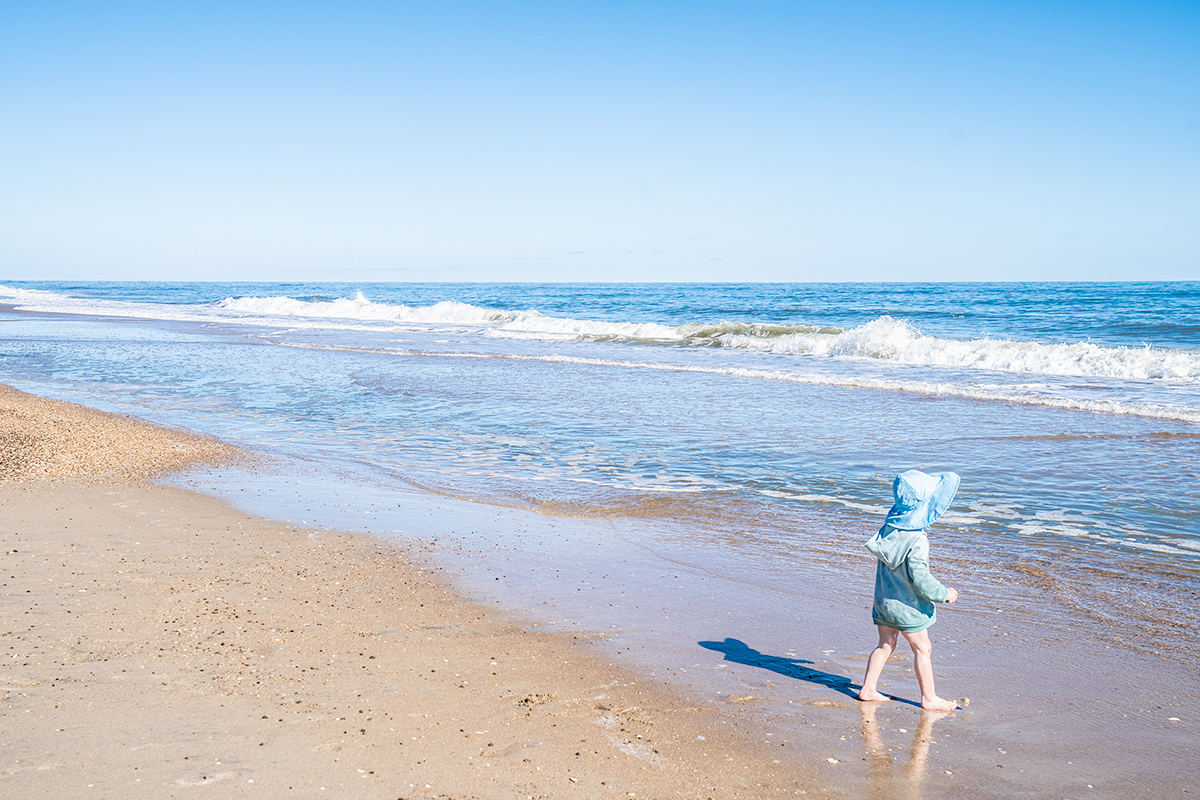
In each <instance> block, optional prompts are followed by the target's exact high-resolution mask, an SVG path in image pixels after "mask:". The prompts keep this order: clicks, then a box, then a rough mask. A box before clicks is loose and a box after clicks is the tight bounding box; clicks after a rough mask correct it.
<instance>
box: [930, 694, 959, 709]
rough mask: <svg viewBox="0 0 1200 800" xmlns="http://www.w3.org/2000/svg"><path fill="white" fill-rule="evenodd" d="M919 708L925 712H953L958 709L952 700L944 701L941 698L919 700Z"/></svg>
mask: <svg viewBox="0 0 1200 800" xmlns="http://www.w3.org/2000/svg"><path fill="white" fill-rule="evenodd" d="M921 708H923V709H925V710H926V711H953V710H955V709H956V708H958V703H956V702H954V701H953V700H944V699H942V698H941V697H931V698H929V699H928V700H924V699H922V700H921Z"/></svg>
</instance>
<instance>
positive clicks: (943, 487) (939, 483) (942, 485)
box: [887, 469, 959, 531]
mask: <svg viewBox="0 0 1200 800" xmlns="http://www.w3.org/2000/svg"><path fill="white" fill-rule="evenodd" d="M958 482H959V478H958V475H956V474H955V473H953V472H935V473H934V474H932V475H929V474H926V473H924V472H921V471H920V470H915V469H910V470H908V471H907V472H902V473H900V474H899V475H897V476H896V480H894V481H893V482H892V494H893V495H894V496H895V498H896V502H895V504H894V505H893V506H892V509H891V511H889V512H888V515H887V524H888V525H891V526H892V527H893V528H899V529H900V530H904V531H919V530H924V529H925V528H928V527H929V526H930V525H932V524H933V523H934V522H936V521H937V518H938V517H940V516H941V515H942V513H943V512H944V511H945V510H946V509H947V508H949V507H950V503H951V502H953V501H954V495H955V493H957V492H958Z"/></svg>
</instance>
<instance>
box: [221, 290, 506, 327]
mask: <svg viewBox="0 0 1200 800" xmlns="http://www.w3.org/2000/svg"><path fill="white" fill-rule="evenodd" d="M217 307H218V308H220V309H222V310H225V311H232V312H235V313H239V314H252V315H255V316H267V317H303V318H305V319H314V318H315V319H352V320H359V321H363V322H420V323H427V324H436V323H458V324H468V325H469V324H476V325H478V324H487V323H495V322H501V321H504V320H506V319H510V318H512V316H513V314H512V312H505V311H496V310H493V309H487V308H479V307H478V306H473V305H469V304H467V303H460V302H458V301H457V300H443V301H442V302H440V303H434V304H433V305H431V306H418V307H413V306H406V305H389V304H387V303H373V302H371V301H370V300H368V299H367V298H366V296H365V295H363V293H362V292H358V293H357V294H356V295H355V297H354V298H353V299H348V298H345V297H339V298H336V299H334V300H296V299H293V298H291V297H227V298H225V299H224V300H222V301H221V302H220V303H218V304H217Z"/></svg>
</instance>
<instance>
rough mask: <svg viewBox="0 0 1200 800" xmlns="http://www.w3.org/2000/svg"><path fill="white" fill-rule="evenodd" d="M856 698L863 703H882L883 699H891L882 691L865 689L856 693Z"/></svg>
mask: <svg viewBox="0 0 1200 800" xmlns="http://www.w3.org/2000/svg"><path fill="white" fill-rule="evenodd" d="M858 699H859V700H862V701H863V702H864V703H882V702H883V701H884V700H891V699H892V698H890V697H888V696H887V695H886V694H884V693H882V692H868V691H867V690H866V689H864V690H863V691H861V692H859V693H858Z"/></svg>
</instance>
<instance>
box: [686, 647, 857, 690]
mask: <svg viewBox="0 0 1200 800" xmlns="http://www.w3.org/2000/svg"><path fill="white" fill-rule="evenodd" d="M696 644H698V645H700V646H701V647H705V648H707V649H709V650H716V651H717V652H718V653H724V654H725V660H726V661H732V662H734V663H735V664H746V665H748V666H751V667H760V668H762V669H769V670H770V671H771V672H776V673H778V674H780V675H783V676H785V677H788V678H796V679H798V680H802V681H808V682H810V683H819V684H821V685H822V686H828V687H829V688H830V689H833V690H834V691H837V692H841V693H842V694H844V695H846V696H848V697H853V698H854V699H855V700H857V699H858V690H859V688H861V687H859V685H858V684H856V683H853V682H851V680H850V679H849V678H847V677H845V676H843V675H834V674H832V673H829V672H822V671H821V670H819V669H812V668H811V667H805V666H801V665H803V664H811V663H813V662H811V661H807V660H805V659H802V658H781V657H779V656H769V655H767V654H766V653H760V652H758V651H757V650H754V649H753V648H751V647H750V646H749V645H747V644H746V643H745V642H743V641H742V640H741V639H726V640H725V641H723V642H697V643H696Z"/></svg>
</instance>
